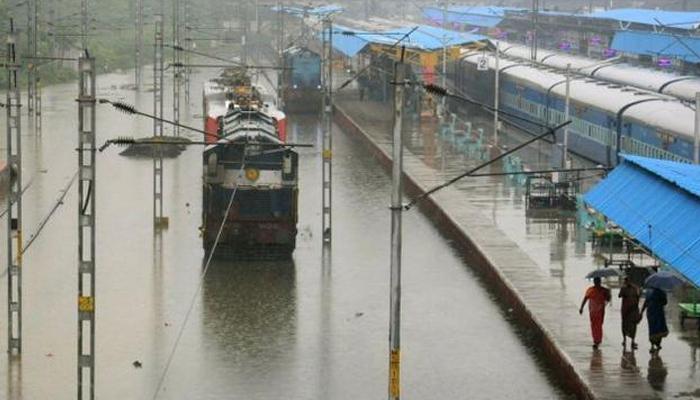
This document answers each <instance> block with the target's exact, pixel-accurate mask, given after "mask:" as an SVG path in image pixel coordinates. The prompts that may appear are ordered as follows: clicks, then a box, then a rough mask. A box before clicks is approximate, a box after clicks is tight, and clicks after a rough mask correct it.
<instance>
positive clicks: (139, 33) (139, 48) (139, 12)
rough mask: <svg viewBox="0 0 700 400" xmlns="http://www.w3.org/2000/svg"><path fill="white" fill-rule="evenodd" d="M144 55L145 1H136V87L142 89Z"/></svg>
mask: <svg viewBox="0 0 700 400" xmlns="http://www.w3.org/2000/svg"><path fill="white" fill-rule="evenodd" d="M142 53H143V0H136V43H135V52H134V55H135V58H134V85H136V90H140V89H141V63H142V62H141V56H142Z"/></svg>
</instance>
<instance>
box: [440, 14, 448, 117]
mask: <svg viewBox="0 0 700 400" xmlns="http://www.w3.org/2000/svg"><path fill="white" fill-rule="evenodd" d="M445 7H447V6H445ZM445 15H447V13H445ZM447 43H448V37H447V35H445V36H443V39H442V79H441V80H440V84H441V85H442V87H447V86H446V85H447ZM440 108H441V110H440V111H441V113H440V114H441V115H442V116H443V117H444V118H446V117H447V98H446V97H445V96H442V99H441V100H440Z"/></svg>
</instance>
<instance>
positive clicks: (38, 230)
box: [21, 171, 78, 254]
mask: <svg viewBox="0 0 700 400" xmlns="http://www.w3.org/2000/svg"><path fill="white" fill-rule="evenodd" d="M77 177H78V171H75V173H74V174H73V177H72V178H71V180H70V181H69V182H68V185H66V187H65V188H63V190H62V191H61V195H60V196H59V197H58V199H56V202H55V203H54V205H53V207H51V210H50V211H49V213H48V214H46V216H45V217H44V218H43V219H42V220H41V222H39V225H38V226H37V228H36V230H35V231H34V233H33V234H32V235H31V237H30V238H29V240H28V241H27V242H26V244H24V245H23V246H22V253H21V254H24V253H26V252H27V250H28V249H29V247H31V245H32V243H34V241H35V240H36V239H37V238H38V237H39V234H41V231H42V230H44V227H45V226H46V224H47V223H48V222H49V220H50V219H51V217H53V215H54V214H55V213H56V211H58V208H59V207H61V206H62V205H63V199H65V198H66V195H67V194H68V191H69V190H70V188H71V187H72V186H73V184H74V183H75V180H76V178H77Z"/></svg>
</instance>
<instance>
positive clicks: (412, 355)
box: [0, 71, 563, 400]
mask: <svg viewBox="0 0 700 400" xmlns="http://www.w3.org/2000/svg"><path fill="white" fill-rule="evenodd" d="M146 72H147V73H146V74H145V75H146V78H145V80H146V82H149V81H150V73H148V72H149V71H146ZM206 75H207V74H205V73H199V74H197V75H196V76H195V77H194V82H193V85H192V88H193V90H192V93H193V95H192V99H191V101H190V105H189V107H190V109H189V111H188V112H183V114H186V115H187V116H188V117H186V120H188V122H189V123H191V124H193V125H194V126H201V122H200V121H201V120H200V119H198V118H197V117H196V116H197V115H198V114H200V113H201V110H200V107H201V106H200V104H201V96H200V89H199V88H200V87H201V83H202V81H203V79H205V77H206ZM130 80H131V75H119V74H111V75H105V76H100V77H99V79H98V86H99V87H98V96H99V97H107V98H110V99H113V100H114V99H121V100H125V101H127V102H132V103H134V104H136V107H137V108H138V109H140V110H143V111H146V112H150V110H151V109H152V105H151V101H152V97H151V94H150V93H147V92H142V93H139V94H136V93H134V92H133V91H128V90H122V89H120V88H119V87H120V86H121V85H122V84H124V83H128V82H130ZM76 86H77V85H76V84H66V85H57V86H53V87H49V88H45V89H44V110H43V111H44V129H43V133H42V135H41V137H38V136H37V135H35V134H34V133H33V132H32V131H31V130H25V131H24V132H25V135H24V136H23V141H24V143H23V145H24V154H23V157H24V169H23V170H24V174H25V175H24V176H25V182H28V181H29V179H30V177H34V178H33V180H32V185H31V186H30V187H29V189H28V190H27V192H26V195H25V197H24V231H25V237H26V238H27V239H28V238H29V236H30V235H31V234H32V233H33V232H34V230H35V227H36V226H37V224H38V223H39V221H40V220H41V219H42V218H43V217H44V216H45V215H46V214H47V213H48V211H49V209H50V208H51V207H52V206H53V204H54V203H55V200H56V199H57V198H58V196H59V195H60V191H61V190H62V189H63V188H64V186H65V185H66V184H67V183H68V182H69V180H70V178H71V177H72V175H73V174H74V172H75V170H76V167H77V157H76V152H75V150H74V149H75V147H76V143H77V133H76V130H77V128H76V123H77V122H76V120H77V111H76V105H75V101H74V99H75V97H76V91H77V88H76ZM165 93H166V99H165V101H166V103H165V104H166V117H168V115H169V114H170V113H169V112H168V109H169V107H168V106H167V105H168V104H169V101H168V98H169V95H170V94H171V90H170V89H169V88H167V87H166V90H165ZM1 119H2V121H0V123H2V124H4V115H3V116H2V118H1ZM25 121H26V119H24V120H23V122H25ZM25 127H26V124H25ZM290 127H291V131H292V132H291V139H290V140H292V141H294V142H299V143H314V144H316V143H318V140H319V139H320V130H319V125H318V122H317V121H316V119H315V118H312V117H305V118H298V117H294V116H292V117H290ZM97 130H98V142H99V144H101V143H103V142H104V141H105V140H107V139H109V138H113V137H116V136H124V135H130V136H135V137H145V136H150V135H151V133H152V123H151V122H150V121H149V120H146V119H143V118H139V117H132V116H128V115H125V114H121V113H119V112H117V111H114V110H112V109H111V108H108V106H105V105H102V106H99V109H98V123H97ZM335 132H336V135H335V143H334V146H335V149H334V150H335V151H334V154H335V159H334V201H335V202H334V204H333V206H334V214H333V217H334V220H333V222H334V229H333V248H332V253H331V255H330V256H328V257H327V258H326V259H325V261H324V258H323V256H322V248H321V243H320V234H319V228H320V208H321V206H320V197H321V192H320V188H319V187H320V179H321V178H320V150H319V148H318V147H314V148H308V149H301V150H300V152H301V157H300V168H301V172H300V180H301V184H300V185H301V192H300V198H299V204H300V220H299V240H298V248H297V250H296V251H295V253H294V258H293V260H292V261H289V262H277V263H250V262H248V263H232V262H221V261H216V262H214V263H212V265H211V266H210V268H209V269H208V270H207V273H206V275H205V276H204V278H203V279H201V274H202V271H203V268H202V266H203V262H204V254H203V251H202V245H201V239H200V238H199V232H198V227H199V225H200V219H201V215H200V213H201V211H200V210H201V186H200V185H201V181H200V176H201V159H200V152H201V148H198V147H196V146H193V147H190V148H189V149H188V150H187V151H186V152H184V153H183V154H182V155H181V156H180V157H179V158H177V159H172V160H167V161H166V162H165V184H164V191H165V210H166V215H167V216H169V217H170V226H169V229H168V230H167V231H165V232H164V233H163V234H162V235H161V236H160V237H159V238H158V239H156V238H155V237H154V234H153V228H152V219H151V218H152V192H151V191H152V162H151V161H150V160H138V159H128V158H124V157H121V156H119V155H118V152H119V151H120V149H118V148H114V147H112V148H109V149H107V150H105V151H104V152H103V153H99V154H98V165H97V174H98V175H97V177H98V178H97V179H98V182H97V184H96V186H97V192H96V201H97V209H98V211H97V212H98V215H97V259H96V260H97V261H96V269H97V274H96V277H97V285H96V290H97V295H96V307H97V315H96V318H97V322H96V327H97V342H96V343H97V350H96V394H97V398H100V399H120V400H121V399H151V398H159V399H232V398H244V399H279V398H284V399H352V400H355V399H371V398H374V399H377V398H383V397H385V396H386V390H387V389H386V388H387V370H388V362H387V359H388V315H389V301H388V296H389V289H388V281H389V210H388V208H387V206H388V202H389V183H390V182H389V178H388V177H387V176H386V174H385V173H384V172H383V171H382V170H381V169H380V167H379V166H378V165H377V164H376V163H375V162H374V161H373V160H372V159H371V158H370V156H369V155H367V154H366V153H365V152H364V151H363V149H362V148H361V147H360V146H359V145H358V144H355V143H353V142H351V141H350V139H348V138H347V137H345V136H344V135H343V134H342V133H341V132H340V131H339V130H337V128H336V131H335ZM192 137H196V136H192ZM2 140H3V142H2V144H3V146H4V137H3V138H2ZM77 207H78V206H77V188H76V187H75V186H73V187H72V188H71V189H70V193H69V194H68V196H67V197H66V199H65V201H64V203H63V204H62V205H61V206H60V207H59V209H58V211H57V213H56V214H55V215H54V217H53V218H52V219H51V221H50V222H49V223H48V225H47V226H46V228H45V230H44V231H43V232H42V234H41V236H39V238H38V239H37V240H36V241H35V242H34V244H33V245H32V247H31V248H30V249H29V250H28V252H27V254H26V256H25V259H24V266H23V279H24V287H23V294H24V309H23V313H24V314H23V316H24V319H23V322H24V325H23V328H24V331H23V354H22V356H21V361H20V360H17V359H11V358H9V357H7V356H2V357H0V374H2V376H3V377H2V378H0V382H3V384H0V398H8V399H24V400H27V399H73V398H75V397H76V358H77V356H76V342H77V337H76V335H77V332H76V331H77V328H76V325H77V324H76V321H77V315H76V297H77V240H76V233H77V232H76V230H77V213H76V210H77ZM2 223H3V224H4V223H5V222H4V221H3V222H2ZM3 226H4V225H3ZM0 239H1V240H2V241H3V243H4V241H5V230H4V229H2V232H0ZM3 254H4V252H3ZM2 259H3V260H4V259H5V258H4V256H3V258H2ZM3 262H4V261H3ZM3 278H4V276H3ZM5 289H6V285H0V298H1V299H5V298H6V293H5ZM3 301H4V300H3ZM0 309H2V311H0V327H2V328H3V329H0V347H4V346H5V345H6V340H7V338H6V329H4V327H5V321H6V308H5V307H0ZM190 309H191V312H190ZM402 318H403V321H402V322H403V326H402V356H403V357H402V390H403V393H404V398H409V399H410V398H414V399H426V398H470V399H496V398H498V399H506V398H512V399H520V398H536V399H546V398H560V397H562V396H563V394H562V392H561V391H560V390H559V389H557V388H556V386H555V385H553V384H552V382H550V380H549V378H548V375H547V373H546V371H545V370H543V368H542V367H541V366H540V365H539V363H538V362H537V360H536V359H535V357H534V356H533V353H532V352H531V351H530V350H528V349H527V345H526V342H525V341H524V340H522V339H521V338H520V337H519V336H518V334H517V333H516V332H515V330H514V329H513V327H512V325H511V324H510V323H509V322H508V321H507V317H506V316H504V313H503V311H502V310H501V308H499V306H498V304H497V299H494V298H492V296H491V295H490V294H489V293H488V292H487V291H486V290H485V289H484V288H483V287H482V285H481V284H480V282H479V280H478V278H477V277H476V276H475V274H474V273H473V272H472V271H471V270H470V269H469V267H468V266H467V265H465V263H464V262H463V261H462V260H461V259H460V257H459V256H458V255H457V254H456V252H455V251H454V250H453V249H452V248H451V247H450V246H449V245H448V244H447V243H446V241H445V240H444V238H443V237H441V236H440V235H439V234H438V232H437V231H436V230H435V229H434V228H433V226H432V225H431V224H430V222H429V221H428V220H427V219H426V218H425V217H424V216H422V215H421V214H420V213H418V212H410V213H407V214H406V217H405V220H404V280H403V314H402ZM180 333H181V335H180ZM176 343H177V345H176ZM136 360H138V361H140V362H141V363H142V367H141V368H135V367H134V366H133V365H132V363H133V362H134V361H136ZM168 360H170V362H169V361H168ZM168 365H169V367H168V368H167V370H166V366H168ZM5 376H7V377H8V378H7V379H5V378H4V377H5ZM161 380H162V386H159V382H161ZM156 391H157V392H156Z"/></svg>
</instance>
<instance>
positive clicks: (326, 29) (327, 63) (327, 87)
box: [321, 16, 333, 244]
mask: <svg viewBox="0 0 700 400" xmlns="http://www.w3.org/2000/svg"><path fill="white" fill-rule="evenodd" d="M322 36H323V66H324V67H325V68H324V70H325V74H324V76H323V78H324V79H323V89H324V96H323V122H324V129H323V152H322V153H321V156H322V158H323V173H322V176H323V183H322V186H321V188H322V191H323V193H322V197H323V201H322V221H321V232H322V233H323V241H324V242H325V243H329V244H330V243H331V238H332V231H331V225H332V212H331V208H332V190H331V189H332V178H333V164H332V159H333V135H332V129H333V24H332V22H331V19H330V16H326V17H325V18H324V19H323V33H322Z"/></svg>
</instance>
